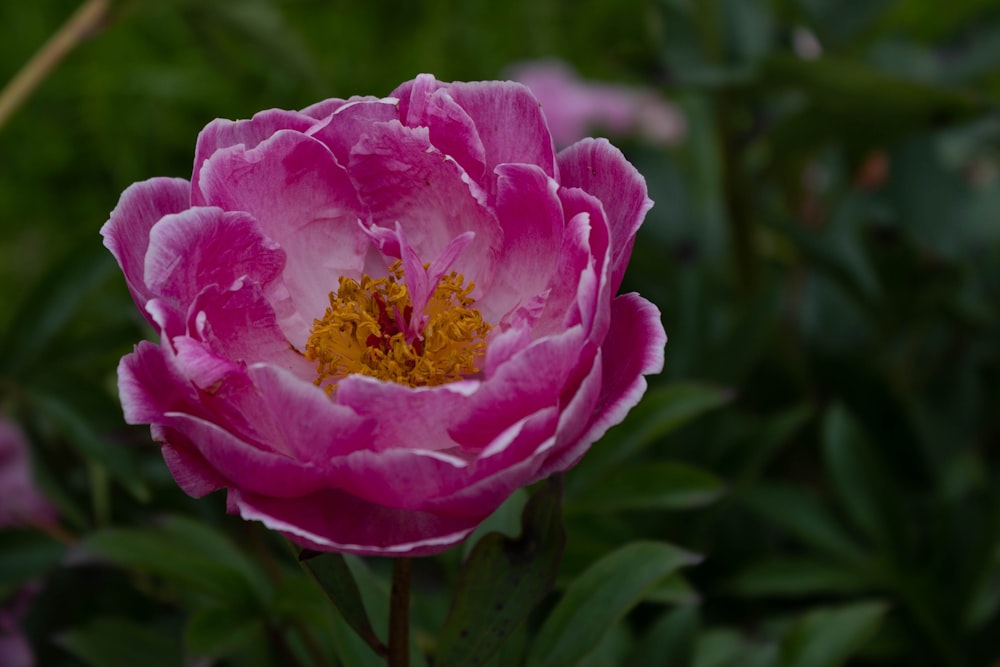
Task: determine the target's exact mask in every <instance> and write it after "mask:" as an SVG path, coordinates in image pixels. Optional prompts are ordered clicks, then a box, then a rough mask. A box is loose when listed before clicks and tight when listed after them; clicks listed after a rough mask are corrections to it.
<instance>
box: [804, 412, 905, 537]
mask: <svg viewBox="0 0 1000 667" xmlns="http://www.w3.org/2000/svg"><path fill="white" fill-rule="evenodd" d="M822 447H823V458H824V461H825V463H826V469H827V471H828V472H829V473H830V477H831V479H832V481H833V486H834V488H835V489H836V491H837V495H838V496H839V498H840V503H841V505H842V506H843V507H844V508H845V509H846V510H847V514H848V516H850V518H851V520H852V521H853V523H854V525H855V526H857V527H858V529H860V530H861V531H862V532H863V533H864V534H866V535H867V536H868V538H869V539H870V540H872V542H874V543H875V544H885V543H886V542H887V541H890V540H892V539H893V538H894V537H896V538H897V542H898V541H900V538H899V536H898V532H899V529H900V527H901V526H903V525H904V524H905V520H904V519H905V517H903V516H901V515H900V512H898V511H897V512H894V511H893V509H894V508H893V504H894V503H893V498H899V497H901V495H902V494H901V493H900V491H899V490H897V489H895V488H894V484H893V479H892V475H891V473H890V472H889V471H888V470H886V469H885V467H884V466H880V465H879V462H878V460H877V459H876V457H875V452H873V450H872V444H871V442H870V441H869V440H868V438H867V437H866V435H865V434H864V433H863V432H862V430H861V427H860V425H859V424H858V423H857V421H856V420H855V419H854V418H853V416H852V415H851V414H850V413H849V412H848V411H847V409H846V408H845V407H844V406H843V405H841V404H835V405H833V406H831V407H830V409H829V410H828V411H827V413H826V416H825V418H824V420H823V424H822Z"/></svg>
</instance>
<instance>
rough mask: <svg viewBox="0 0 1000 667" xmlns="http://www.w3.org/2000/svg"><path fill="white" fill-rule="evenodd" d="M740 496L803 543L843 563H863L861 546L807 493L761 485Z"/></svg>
mask: <svg viewBox="0 0 1000 667" xmlns="http://www.w3.org/2000/svg"><path fill="white" fill-rule="evenodd" d="M739 497H740V499H741V500H742V501H743V503H744V504H745V505H746V506H747V507H748V508H749V509H750V510H751V511H753V512H754V513H755V514H757V515H758V516H760V517H761V518H762V519H764V520H765V521H767V522H768V523H771V524H772V525H774V526H777V527H778V528H781V529H782V530H784V531H786V532H788V533H789V534H791V535H793V536H795V537H796V538H798V539H799V540H800V541H801V542H803V543H804V544H807V545H809V546H811V547H813V548H815V549H817V550H819V551H821V552H823V553H825V554H828V555H830V556H833V557H834V558H836V559H838V560H841V561H844V562H848V563H852V564H859V563H863V562H864V560H865V553H864V551H863V550H862V549H861V547H860V546H858V544H857V543H856V542H855V541H854V539H853V538H852V537H851V536H850V535H849V534H848V533H847V532H846V531H845V530H844V529H843V528H842V527H841V525H840V524H839V523H838V522H837V521H836V520H835V519H834V518H833V516H831V514H830V513H829V512H828V511H827V510H826V509H825V508H824V507H823V506H822V505H821V504H820V503H819V502H817V500H816V499H815V498H814V497H813V496H811V495H809V494H807V493H806V492H805V491H801V490H798V489H793V488H790V487H785V486H779V485H767V486H764V485H761V486H758V487H757V488H755V489H752V490H750V491H747V492H745V493H742V494H740V496H739Z"/></svg>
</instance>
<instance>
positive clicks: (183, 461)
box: [153, 426, 230, 498]
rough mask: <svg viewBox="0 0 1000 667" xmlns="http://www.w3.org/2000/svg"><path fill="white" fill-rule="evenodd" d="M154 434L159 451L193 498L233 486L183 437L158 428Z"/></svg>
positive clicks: (175, 477) (179, 482)
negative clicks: (159, 446)
mask: <svg viewBox="0 0 1000 667" xmlns="http://www.w3.org/2000/svg"><path fill="white" fill-rule="evenodd" d="M153 431H154V435H153V440H155V441H157V442H160V443H162V447H161V448H160V451H161V453H162V454H163V460H164V461H165V462H166V464H167V468H169V469H170V474H171V475H173V477H174V480H175V481H176V482H177V486H179V487H181V490H182V491H184V493H186V494H188V495H189V496H191V497H192V498H201V497H202V496H207V495H208V494H209V493H212V492H213V491H217V490H219V489H221V488H224V487H227V486H229V485H230V481H229V480H228V479H226V478H225V477H224V476H223V475H222V474H221V473H220V472H219V471H218V470H216V469H215V468H213V467H212V466H210V465H209V464H208V461H206V460H205V458H204V457H203V456H202V455H201V454H199V453H198V450H197V449H196V448H195V446H194V445H193V444H191V441H190V440H188V439H187V438H185V437H184V436H183V435H181V434H180V433H178V432H177V431H172V430H170V429H163V428H161V427H156V426H154V428H153Z"/></svg>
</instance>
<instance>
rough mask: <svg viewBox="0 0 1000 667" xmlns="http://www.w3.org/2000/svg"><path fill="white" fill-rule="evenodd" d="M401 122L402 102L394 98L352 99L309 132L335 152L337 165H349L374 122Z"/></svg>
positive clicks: (338, 107)
mask: <svg viewBox="0 0 1000 667" xmlns="http://www.w3.org/2000/svg"><path fill="white" fill-rule="evenodd" d="M324 110H325V109H324ZM317 111H319V109H317ZM398 119H399V103H398V101H397V100H395V99H393V98H391V97H390V98H387V99H376V98H374V97H368V98H358V99H352V100H351V101H349V102H346V103H344V104H341V105H339V106H337V108H336V109H335V110H334V111H332V112H331V113H330V115H329V116H327V117H325V118H324V119H323V122H322V123H319V124H317V125H316V126H315V127H313V128H312V129H311V130H310V131H309V135H310V136H312V137H313V138H315V139H317V140H319V141H322V142H323V143H324V144H325V145H326V146H327V147H328V148H329V149H330V150H331V151H333V154H334V156H336V158H337V162H339V163H340V164H344V165H346V164H347V163H348V161H349V160H350V158H351V148H353V147H354V144H356V143H358V141H359V140H360V139H361V137H363V136H364V135H365V134H367V133H368V131H369V130H370V129H371V127H372V125H373V124H374V123H387V122H389V121H391V120H398Z"/></svg>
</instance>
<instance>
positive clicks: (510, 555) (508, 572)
mask: <svg viewBox="0 0 1000 667" xmlns="http://www.w3.org/2000/svg"><path fill="white" fill-rule="evenodd" d="M561 500H562V481H561V480H560V479H558V478H554V479H552V480H550V481H548V482H547V483H546V484H545V485H544V486H542V487H541V488H540V489H539V490H538V491H536V492H535V494H534V495H533V496H532V497H531V498H530V499H529V500H528V504H527V505H526V506H525V508H524V514H523V516H522V523H521V526H522V528H521V535H520V536H519V537H517V538H516V539H515V538H510V537H506V536H504V535H502V534H500V533H489V534H488V535H486V536H484V537H483V538H482V539H481V540H480V541H479V542H478V543H477V544H476V546H475V547H474V548H473V549H472V552H471V553H470V554H469V557H468V558H467V559H466V562H465V565H464V566H463V567H462V572H461V574H460V575H459V580H458V584H457V587H456V589H455V593H454V598H453V599H452V603H451V610H450V611H449V613H448V617H447V619H446V620H445V624H444V627H443V628H442V630H441V634H440V636H439V638H438V648H437V652H436V656H435V663H434V664H435V667H446V666H448V667H450V666H455V667H459V666H462V665H470V666H471V665H482V664H484V663H485V662H486V660H487V659H488V658H489V657H490V656H491V655H492V654H493V653H495V652H496V651H497V649H498V648H499V647H500V645H501V644H502V643H503V642H504V641H505V640H506V639H507V638H508V637H509V636H510V634H511V633H512V632H513V631H514V630H515V629H516V628H517V627H518V625H519V624H521V623H522V622H523V621H524V619H525V617H526V616H527V615H528V613H529V612H530V611H531V610H532V609H534V607H535V606H536V605H537V604H538V603H539V602H540V601H541V600H542V598H543V597H544V596H545V595H546V594H547V593H548V592H549V591H550V590H551V589H552V586H553V585H554V584H555V579H556V574H557V572H558V570H559V563H560V561H561V559H562V551H563V544H564V542H565V536H564V533H563V527H562V514H561V507H560V506H561Z"/></svg>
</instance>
